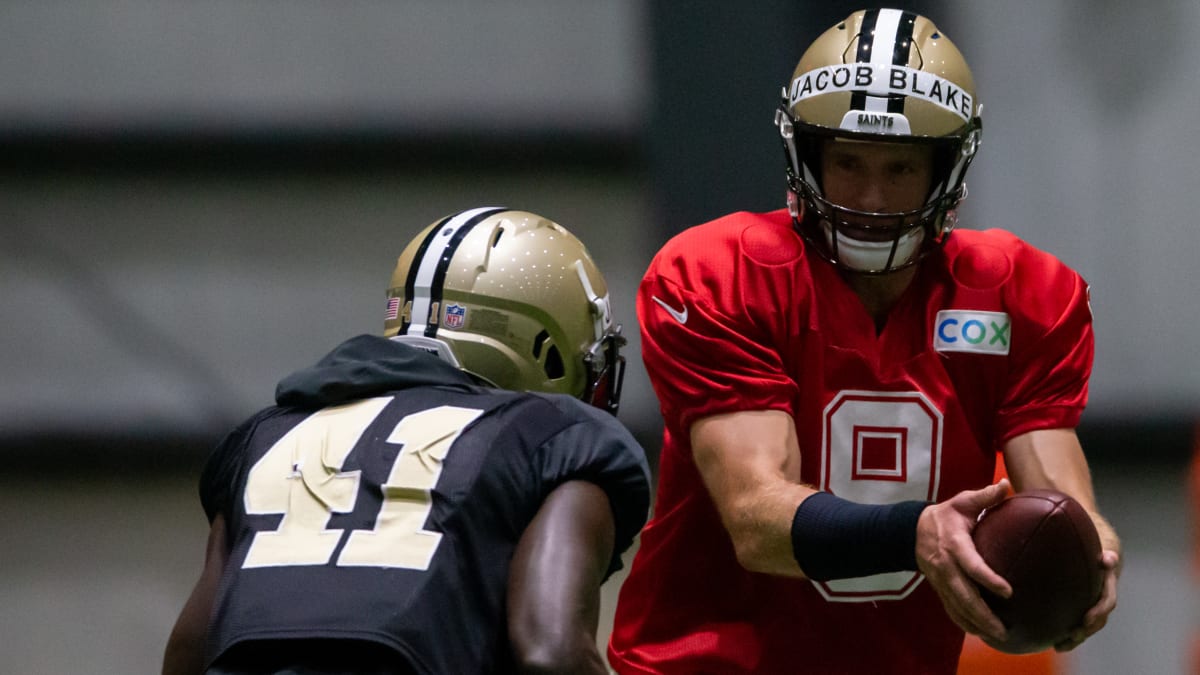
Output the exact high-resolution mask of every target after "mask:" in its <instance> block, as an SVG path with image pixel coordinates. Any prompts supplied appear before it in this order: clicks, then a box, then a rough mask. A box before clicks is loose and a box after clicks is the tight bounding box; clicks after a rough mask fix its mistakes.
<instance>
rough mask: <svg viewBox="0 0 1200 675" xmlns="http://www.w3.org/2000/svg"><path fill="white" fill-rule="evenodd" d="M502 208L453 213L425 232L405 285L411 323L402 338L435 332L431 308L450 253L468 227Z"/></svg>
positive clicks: (443, 276) (435, 323)
mask: <svg viewBox="0 0 1200 675" xmlns="http://www.w3.org/2000/svg"><path fill="white" fill-rule="evenodd" d="M505 210H506V209H504V208H502V207H496V206H486V207H480V208H477V209H471V210H469V211H463V212H462V213H459V214H456V215H455V216H454V217H453V218H451V219H449V220H448V221H446V222H445V223H443V224H441V225H440V226H438V227H436V228H434V229H433V230H432V231H431V232H430V233H429V238H428V239H427V240H426V243H427V245H426V246H425V247H424V252H423V254H422V255H421V259H420V260H417V261H414V263H413V266H412V272H410V274H409V279H408V282H409V283H408V284H407V285H411V287H412V293H411V295H409V297H411V298H412V313H411V319H410V321H411V323H409V324H407V326H405V327H403V328H402V329H401V331H400V333H401V334H402V335H427V336H429V337H433V335H434V334H436V332H437V319H436V317H435V316H433V312H436V311H437V310H438V309H440V308H435V306H434V305H435V304H437V301H436V300H435V298H436V299H437V300H440V298H441V295H442V289H441V288H440V287H439V286H440V285H441V283H442V282H443V281H444V280H445V277H446V267H447V266H448V265H449V264H450V258H452V257H453V256H454V250H455V249H456V248H457V247H458V244H459V242H461V241H462V236H456V235H465V234H466V232H467V231H469V230H470V229H471V228H472V227H474V226H475V225H476V224H477V223H479V221H481V220H483V219H484V218H486V217H488V216H490V215H492V214H494V213H499V212H501V211H505Z"/></svg>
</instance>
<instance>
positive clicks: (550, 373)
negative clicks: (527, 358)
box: [545, 345, 567, 380]
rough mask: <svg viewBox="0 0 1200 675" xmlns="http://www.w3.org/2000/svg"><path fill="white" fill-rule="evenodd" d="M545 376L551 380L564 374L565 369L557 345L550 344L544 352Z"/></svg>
mask: <svg viewBox="0 0 1200 675" xmlns="http://www.w3.org/2000/svg"><path fill="white" fill-rule="evenodd" d="M545 370H546V377H548V378H550V379H551V380H557V379H559V378H560V377H562V376H563V375H565V374H566V372H567V369H566V368H565V367H564V366H563V360H562V354H560V353H559V351H558V345H550V350H549V351H548V352H546V365H545Z"/></svg>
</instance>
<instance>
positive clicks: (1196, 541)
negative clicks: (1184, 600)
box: [1188, 425, 1200, 675]
mask: <svg viewBox="0 0 1200 675" xmlns="http://www.w3.org/2000/svg"><path fill="white" fill-rule="evenodd" d="M1188 501H1189V502H1190V503H1191V506H1192V513H1191V515H1192V595H1193V596H1194V597H1195V596H1200V425H1197V426H1196V440H1195V442H1194V443H1193V444H1192V470H1191V472H1190V473H1189V475H1188ZM1191 650H1192V654H1191V667H1192V669H1191V673H1192V675H1200V626H1192V645H1191Z"/></svg>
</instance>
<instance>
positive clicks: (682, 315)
mask: <svg viewBox="0 0 1200 675" xmlns="http://www.w3.org/2000/svg"><path fill="white" fill-rule="evenodd" d="M650 299H651V300H653V301H655V302H657V303H658V304H659V306H661V307H662V308H663V309H665V310H667V314H670V315H671V318H673V319H675V320H676V321H678V322H679V323H687V316H688V308H687V305H684V306H683V309H682V310H678V309H675V308H674V307H672V306H670V305H668V304H667V303H665V302H663V301H662V300H659V299H658V296H657V295H652V296H650Z"/></svg>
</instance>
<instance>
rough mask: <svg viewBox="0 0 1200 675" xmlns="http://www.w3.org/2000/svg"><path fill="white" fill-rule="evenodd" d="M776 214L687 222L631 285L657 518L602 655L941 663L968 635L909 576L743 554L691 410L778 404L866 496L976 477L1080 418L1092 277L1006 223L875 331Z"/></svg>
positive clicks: (839, 486) (834, 470) (735, 668)
mask: <svg viewBox="0 0 1200 675" xmlns="http://www.w3.org/2000/svg"><path fill="white" fill-rule="evenodd" d="M805 247H806V244H805V243H804V242H803V240H802V239H801V238H800V237H799V235H798V234H796V232H795V231H794V229H793V228H792V222H791V218H790V216H789V215H788V214H787V212H786V211H782V210H781V211H776V212H772V213H767V214H752V213H736V214H733V215H730V216H726V217H724V218H721V219H719V220H716V221H713V222H711V223H708V224H706V225H701V226H698V227H694V228H691V229H689V230H687V231H685V232H684V233H682V234H680V235H679V236H677V237H675V238H674V239H672V240H671V241H670V242H669V243H668V244H667V245H666V246H665V247H664V248H663V249H662V250H661V251H660V252H659V254H658V255H657V256H656V257H655V259H654V261H653V262H652V263H651V265H650V268H649V270H648V271H647V273H646V276H645V278H644V279H643V281H642V284H641V287H640V289H639V294H638V319H639V321H640V325H641V329H642V350H643V357H644V360H645V363H646V368H647V370H648V372H649V374H650V378H651V381H652V383H653V385H654V389H655V392H656V393H657V395H658V398H659V401H660V404H661V407H662V413H663V417H664V420H665V431H664V441H663V443H664V444H663V449H662V455H661V459H660V477H659V488H658V496H657V501H656V504H655V515H654V518H653V519H652V520H651V522H650V523H649V524H648V525H647V526H646V528H645V529H644V530H643V532H642V535H641V546H640V550H639V551H638V553H637V556H636V557H635V559H634V562H633V566H632V568H631V570H630V574H629V577H628V578H627V580H626V581H625V583H624V585H623V586H622V589H621V592H620V598H619V601H618V604H617V610H616V619H615V626H614V630H613V634H612V639H611V642H610V645H609V659H610V662H611V663H612V665H613V667H614V668H615V669H616V670H617V672H619V673H622V675H627V674H632V673H688V674H689V675H696V674H698V673H722V674H732V673H821V674H830V673H882V672H888V673H946V674H948V675H951V674H953V673H954V672H955V665H956V662H957V660H958V656H959V652H960V649H961V647H962V638H963V634H962V632H961V631H960V630H959V629H958V628H957V627H956V626H955V625H954V623H953V622H952V621H951V620H950V619H949V618H948V617H947V615H946V613H945V611H944V610H943V609H942V605H941V602H940V601H939V599H938V597H937V594H936V593H935V592H934V590H933V589H932V587H931V586H930V585H929V584H928V583H924V578H923V577H922V576H921V575H920V574H918V573H916V572H896V573H889V574H880V575H875V576H870V577H863V578H857V579H845V580H837V581H827V582H813V581H808V580H797V579H787V578H783V577H777V576H772V575H765V574H758V573H751V572H748V571H746V570H745V569H744V568H743V567H741V566H740V565H739V564H738V562H737V559H736V557H735V555H734V549H733V545H732V543H731V541H730V539H729V536H728V534H727V533H726V531H725V529H724V527H723V526H722V524H721V521H720V518H719V517H718V515H717V511H716V507H715V506H714V504H713V502H712V500H711V498H710V497H709V495H708V492H707V491H706V489H705V487H704V484H703V483H702V481H701V478H700V475H699V472H698V471H697V469H696V466H695V464H694V462H693V459H692V450H691V447H690V442H689V428H690V427H691V425H692V423H693V422H695V421H696V420H697V419H700V418H703V417H706V416H708V415H714V414H718V413H728V412H734V411H744V410H780V411H784V412H787V413H788V414H790V415H792V417H793V418H794V419H795V421H796V433H797V436H798V440H799V444H800V449H801V473H802V479H803V481H804V482H805V483H807V484H810V485H814V486H817V487H818V488H820V489H821V490H825V491H828V492H831V493H833V494H836V495H838V496H840V497H844V498H846V499H850V500H853V501H857V502H861V503H872V504H881V503H891V502H897V501H902V500H910V499H918V500H929V501H941V500H945V499H948V498H950V497H951V496H953V495H955V494H956V493H958V492H960V491H962V490H966V489H976V488H980V487H983V486H985V485H988V484H989V483H990V482H991V480H992V473H993V468H994V462H995V456H996V452H997V451H998V449H999V448H1000V447H1001V446H1002V444H1003V443H1004V442H1005V441H1006V440H1008V439H1010V438H1012V437H1014V436H1016V435H1018V434H1021V433H1024V432H1027V431H1031V430H1035V429H1048V428H1062V427H1074V426H1076V424H1077V423H1078V421H1079V418H1080V415H1081V414H1082V411H1083V408H1084V405H1085V403H1086V400H1087V382H1088V377H1089V375H1090V372H1091V363H1092V353H1093V339H1092V328H1091V311H1090V308H1089V305H1088V288H1087V285H1086V283H1085V282H1084V281H1083V279H1082V278H1080V276H1079V275H1078V274H1076V273H1075V272H1074V271H1072V270H1071V269H1069V268H1067V267H1066V266H1065V265H1063V264H1062V263H1061V262H1059V261H1058V260H1057V259H1055V258H1054V257H1053V256H1051V255H1049V254H1046V253H1043V252H1041V251H1039V250H1037V249H1035V248H1033V247H1032V246H1030V245H1028V244H1026V243H1024V242H1022V241H1021V240H1020V239H1018V238H1017V237H1015V236H1013V235H1011V234H1008V233H1006V232H1002V231H998V230H989V231H984V232H980V231H957V232H955V233H954V234H953V236H951V237H950V238H949V240H948V242H947V243H946V245H945V247H944V248H943V250H942V251H940V252H935V253H933V254H931V255H930V256H928V257H927V258H926V259H925V260H924V261H922V263H921V264H920V268H919V270H918V272H917V274H916V276H915V278H914V280H913V282H912V284H911V285H910V287H909V288H908V290H907V291H906V292H905V295H904V296H903V297H902V298H901V300H900V301H899V303H898V304H897V306H896V307H895V308H894V309H893V310H892V311H891V313H890V314H889V317H888V321H887V324H886V326H885V327H884V329H883V331H882V332H881V333H879V334H878V335H877V334H876V330H875V325H874V322H873V321H872V319H871V317H870V315H869V314H868V313H867V311H866V309H865V308H864V306H863V305H862V303H861V302H860V301H859V299H858V297H857V296H856V295H855V293H854V292H853V291H852V290H851V289H850V288H849V287H848V286H847V285H846V284H845V283H844V282H843V281H842V279H841V278H840V276H839V275H838V272H837V270H836V269H835V268H834V267H833V266H832V265H830V264H828V263H826V262H825V261H823V260H821V259H819V258H818V257H816V256H815V255H813V254H811V253H808V252H806V250H805Z"/></svg>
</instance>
